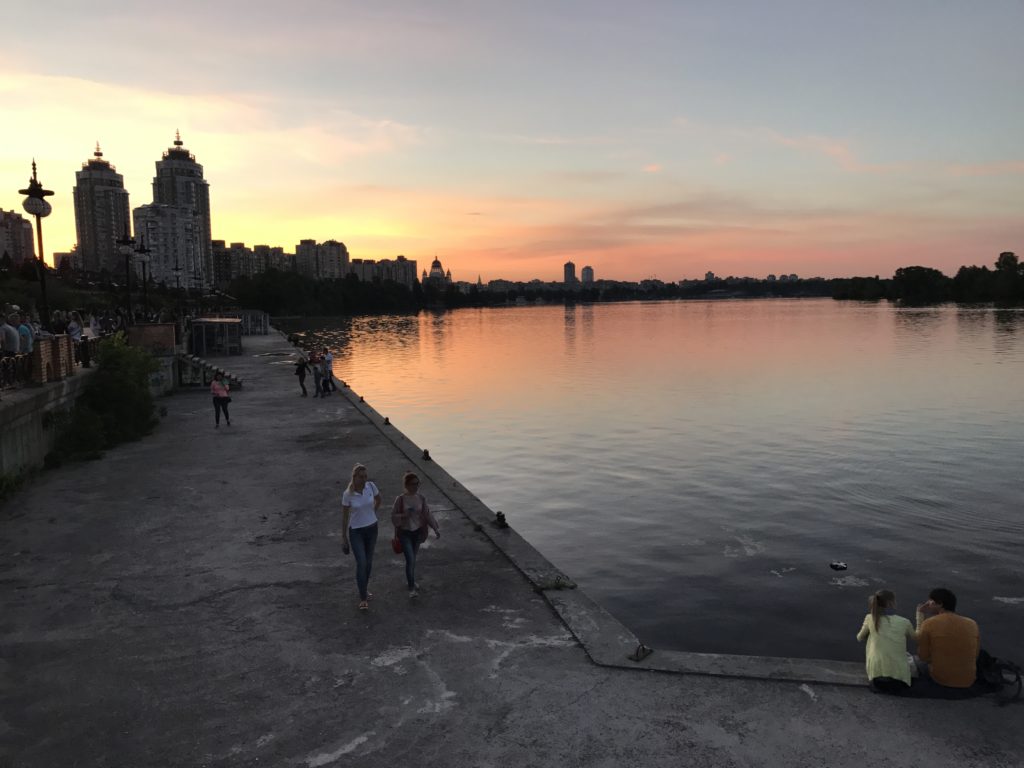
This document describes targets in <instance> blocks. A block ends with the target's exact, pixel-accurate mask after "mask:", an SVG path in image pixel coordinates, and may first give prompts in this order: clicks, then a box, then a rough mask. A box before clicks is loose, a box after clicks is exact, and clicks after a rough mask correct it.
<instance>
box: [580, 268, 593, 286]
mask: <svg viewBox="0 0 1024 768" xmlns="http://www.w3.org/2000/svg"><path fill="white" fill-rule="evenodd" d="M580 278H581V279H582V281H583V284H584V285H593V284H594V268H593V267H584V268H583V269H582V270H581V271H580Z"/></svg>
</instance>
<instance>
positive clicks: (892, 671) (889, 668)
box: [857, 589, 916, 694]
mask: <svg viewBox="0 0 1024 768" xmlns="http://www.w3.org/2000/svg"><path fill="white" fill-rule="evenodd" d="M868 606H869V607H870V608H871V612H870V613H869V614H868V615H867V616H865V617H864V623H863V624H862V625H861V628H860V632H858V633H857V640H859V641H860V642H864V640H865V639H866V640H867V641H868V644H867V653H866V665H867V672H868V680H869V681H870V682H871V688H872V689H873V690H876V691H881V692H882V693H895V694H900V693H905V692H906V691H907V690H908V689H909V688H910V662H909V660H908V658H907V640H914V639H915V637H916V636H915V634H914V625H913V624H911V623H910V620H909V619H905V618H903V617H902V616H897V615H896V595H894V594H893V593H892V592H890V591H889V590H888V589H880V590H878V591H877V592H875V594H873V595H872V596H871V597H870V598H868Z"/></svg>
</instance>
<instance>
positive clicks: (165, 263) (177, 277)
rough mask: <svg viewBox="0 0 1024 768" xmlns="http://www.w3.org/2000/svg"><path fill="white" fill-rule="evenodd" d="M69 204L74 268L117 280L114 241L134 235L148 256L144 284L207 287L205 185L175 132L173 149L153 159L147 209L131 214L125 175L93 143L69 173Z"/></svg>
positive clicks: (120, 265) (209, 256) (119, 266)
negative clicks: (72, 205)
mask: <svg viewBox="0 0 1024 768" xmlns="http://www.w3.org/2000/svg"><path fill="white" fill-rule="evenodd" d="M74 198H75V229H76V231H77V234H78V247H77V249H76V250H74V251H72V252H71V254H70V257H71V266H72V267H73V268H74V269H78V270H85V271H88V272H96V273H99V272H104V271H106V272H109V273H110V274H120V273H121V272H123V270H124V255H123V253H122V252H121V251H120V247H119V246H118V244H117V241H118V240H120V239H121V238H123V237H124V236H125V233H126V232H129V231H131V230H134V232H135V239H136V242H138V243H140V244H141V243H144V244H145V246H146V248H147V249H148V251H149V254H148V258H149V275H150V279H151V280H153V281H154V282H163V283H166V284H167V285H170V286H175V285H177V286H179V287H182V288H196V289H208V288H209V287H210V286H211V284H212V281H213V251H212V237H211V230H210V185H209V183H208V182H207V181H206V180H205V179H204V178H203V166H202V165H200V164H199V163H198V162H196V158H195V156H194V155H193V154H192V153H191V152H189V151H188V150H187V149H185V146H184V143H183V142H182V140H181V136H180V134H178V133H175V137H174V144H173V146H171V147H169V148H168V149H167V150H166V151H165V152H164V153H163V157H162V158H161V159H160V160H157V161H156V176H154V177H153V202H152V203H150V204H148V205H142V206H139V207H138V208H136V209H135V210H134V212H132V211H130V208H129V204H128V190H126V189H125V188H124V177H123V176H122V175H121V174H120V173H118V172H117V169H116V168H115V167H114V166H113V165H111V164H110V163H109V162H108V161H107V160H105V159H104V158H103V152H102V151H101V150H100V147H99V145H98V144H97V145H96V151H95V152H94V153H93V157H92V159H91V160H89V161H88V162H86V163H83V164H82V170H80V171H77V172H76V173H75V190H74ZM133 214H134V215H133ZM130 216H132V218H133V220H134V227H131V226H130V220H129V217H130Z"/></svg>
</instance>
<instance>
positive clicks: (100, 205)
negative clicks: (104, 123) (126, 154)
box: [74, 143, 131, 272]
mask: <svg viewBox="0 0 1024 768" xmlns="http://www.w3.org/2000/svg"><path fill="white" fill-rule="evenodd" d="M74 198H75V229H76V230H77V233H78V257H77V262H78V263H77V264H76V265H75V266H76V267H78V268H79V269H84V270H86V271H89V272H100V271H102V270H107V271H109V272H117V271H118V270H119V269H123V266H122V257H121V255H120V253H119V252H118V248H117V240H118V239H119V238H121V237H124V235H125V233H126V232H128V231H129V226H130V222H131V217H130V212H129V207H128V191H127V190H126V189H125V188H124V177H123V176H122V175H121V174H120V173H118V172H117V169H116V168H114V166H112V165H111V164H110V163H108V162H107V161H106V160H104V159H103V152H101V151H100V145H99V143H97V144H96V151H95V152H93V156H92V160H89V161H88V162H85V163H82V170H80V171H76V172H75V189H74Z"/></svg>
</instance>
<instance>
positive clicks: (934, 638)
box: [917, 587, 981, 689]
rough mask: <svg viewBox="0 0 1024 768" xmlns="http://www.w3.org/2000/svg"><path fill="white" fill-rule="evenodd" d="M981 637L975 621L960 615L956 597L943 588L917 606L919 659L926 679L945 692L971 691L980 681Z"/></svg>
mask: <svg viewBox="0 0 1024 768" xmlns="http://www.w3.org/2000/svg"><path fill="white" fill-rule="evenodd" d="M980 648H981V636H980V634H979V633H978V624H977V622H975V621H974V620H973V619H968V618H967V617H966V616H960V615H959V614H958V613H957V612H956V595H954V594H953V593H952V592H951V591H949V590H948V589H944V588H942V587H939V588H937V589H933V590H932V591H931V592H929V593H928V602H926V603H922V604H921V605H919V606H917V655H918V657H919V658H920V659H921V661H923V662H925V665H926V666H924V667H923V668H922V670H921V671H922V677H930V678H931V680H932V681H933V682H935V683H937V684H938V685H940V686H943V687H944V688H959V689H964V688H970V687H971V686H972V685H974V680H975V678H976V677H977V663H978V650H979V649H980Z"/></svg>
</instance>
